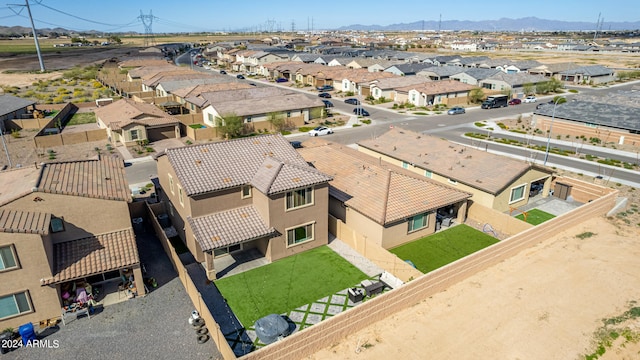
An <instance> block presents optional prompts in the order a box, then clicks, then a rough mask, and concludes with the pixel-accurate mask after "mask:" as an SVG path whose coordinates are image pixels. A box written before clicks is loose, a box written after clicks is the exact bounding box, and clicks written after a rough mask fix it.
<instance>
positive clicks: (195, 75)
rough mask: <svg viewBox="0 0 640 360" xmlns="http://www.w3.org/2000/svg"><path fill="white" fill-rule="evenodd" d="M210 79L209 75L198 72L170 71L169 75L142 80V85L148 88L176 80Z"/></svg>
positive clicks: (159, 75)
mask: <svg viewBox="0 0 640 360" xmlns="http://www.w3.org/2000/svg"><path fill="white" fill-rule="evenodd" d="M207 77H211V76H210V75H204V74H202V73H199V72H195V71H192V70H188V71H187V70H182V71H171V72H169V73H160V74H157V75H156V76H154V77H152V78H150V79H146V80H143V81H142V83H143V84H144V85H146V86H149V87H155V86H158V84H160V83H161V82H168V81H178V80H191V79H202V78H207Z"/></svg>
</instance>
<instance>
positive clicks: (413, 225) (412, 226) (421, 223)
mask: <svg viewBox="0 0 640 360" xmlns="http://www.w3.org/2000/svg"><path fill="white" fill-rule="evenodd" d="M408 224H409V229H408V232H414V231H418V230H420V229H424V228H426V227H427V225H429V214H428V213H424V214H419V215H416V216H414V217H412V218H409V222H408Z"/></svg>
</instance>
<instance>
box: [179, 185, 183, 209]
mask: <svg viewBox="0 0 640 360" xmlns="http://www.w3.org/2000/svg"><path fill="white" fill-rule="evenodd" d="M178 201H180V205H182V207H184V191H182V186H180V185H178Z"/></svg>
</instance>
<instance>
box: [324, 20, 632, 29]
mask: <svg viewBox="0 0 640 360" xmlns="http://www.w3.org/2000/svg"><path fill="white" fill-rule="evenodd" d="M596 26H597V25H596V23H595V22H585V21H560V20H545V19H538V18H536V17H526V18H522V19H508V18H502V19H499V20H481V21H468V20H463V21H460V20H443V21H442V22H441V23H439V22H438V21H437V20H428V21H427V20H425V21H415V22H412V23H400V24H391V25H360V24H355V25H349V26H342V27H340V28H338V29H336V30H359V31H370V30H379V31H408V30H438V29H440V30H477V31H522V30H524V31H589V30H595V29H596ZM636 29H640V21H636V22H604V23H603V24H602V30H636Z"/></svg>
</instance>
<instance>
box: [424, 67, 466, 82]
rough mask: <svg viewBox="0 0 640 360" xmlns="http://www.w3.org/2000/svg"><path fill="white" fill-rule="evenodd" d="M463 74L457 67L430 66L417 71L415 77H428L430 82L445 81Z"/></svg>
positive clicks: (462, 70)
mask: <svg viewBox="0 0 640 360" xmlns="http://www.w3.org/2000/svg"><path fill="white" fill-rule="evenodd" d="M462 72H464V69H463V68H461V67H459V66H449V65H447V66H432V67H428V68H426V69H422V70H420V71H418V73H417V74H416V75H418V76H424V77H428V78H429V79H431V80H446V79H449V78H450V77H451V76H453V75H456V74H460V73H462Z"/></svg>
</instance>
